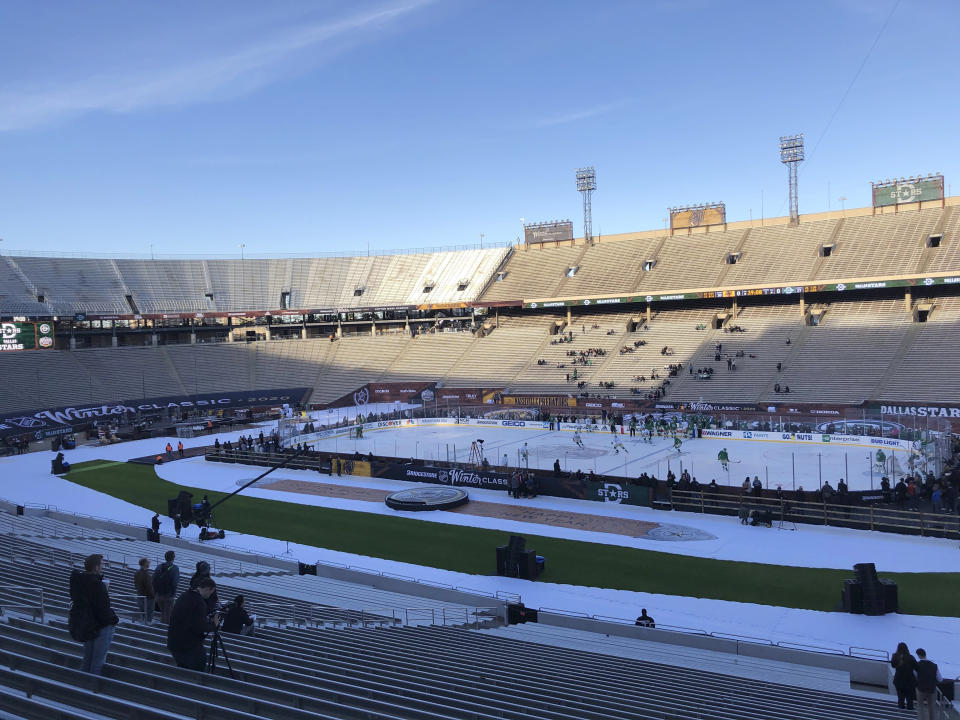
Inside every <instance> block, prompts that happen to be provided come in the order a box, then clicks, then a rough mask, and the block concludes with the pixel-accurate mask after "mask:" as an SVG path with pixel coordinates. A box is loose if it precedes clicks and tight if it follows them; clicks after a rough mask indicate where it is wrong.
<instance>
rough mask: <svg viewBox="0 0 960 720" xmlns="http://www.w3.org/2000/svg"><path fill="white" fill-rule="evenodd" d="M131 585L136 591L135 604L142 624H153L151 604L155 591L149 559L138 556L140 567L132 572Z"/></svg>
mask: <svg viewBox="0 0 960 720" xmlns="http://www.w3.org/2000/svg"><path fill="white" fill-rule="evenodd" d="M133 587H134V589H135V590H136V591H137V604H138V605H139V606H140V617H141V619H142V620H143V624H144V625H153V605H154V603H155V602H156V601H155V600H154V597H155V593H154V590H153V576H152V574H151V572H150V560H148V559H147V558H140V569H139V570H137V571H136V572H135V573H134V574H133Z"/></svg>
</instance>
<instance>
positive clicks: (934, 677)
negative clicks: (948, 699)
mask: <svg viewBox="0 0 960 720" xmlns="http://www.w3.org/2000/svg"><path fill="white" fill-rule="evenodd" d="M941 682H943V677H942V676H941V675H940V668H938V667H937V664H936V663H934V662H931V661H929V660H927V651H926V650H924V649H923V648H917V718H918V720H938V719H939V717H940V712H939V708H938V707H937V685H938V684H939V683H941Z"/></svg>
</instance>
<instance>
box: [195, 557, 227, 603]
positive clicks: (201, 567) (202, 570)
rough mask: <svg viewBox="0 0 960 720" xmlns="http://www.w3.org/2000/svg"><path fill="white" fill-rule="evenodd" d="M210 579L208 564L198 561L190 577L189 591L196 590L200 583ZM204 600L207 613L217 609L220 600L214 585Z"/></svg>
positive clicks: (204, 561)
mask: <svg viewBox="0 0 960 720" xmlns="http://www.w3.org/2000/svg"><path fill="white" fill-rule="evenodd" d="M209 577H210V563H208V562H207V561H206V560H200V561H199V562H197V571H196V572H195V573H194V574H193V575H192V576H191V577H190V589H191V590H196V589H197V588H198V587H200V583H201V582H203V580H204V579H205V578H209ZM204 599H205V600H206V601H207V611H208V612H213V611H214V610H216V609H217V605H219V604H220V598H219V597H217V588H216V585H214V588H213V592H212V593H210V594H208V595H205V596H204Z"/></svg>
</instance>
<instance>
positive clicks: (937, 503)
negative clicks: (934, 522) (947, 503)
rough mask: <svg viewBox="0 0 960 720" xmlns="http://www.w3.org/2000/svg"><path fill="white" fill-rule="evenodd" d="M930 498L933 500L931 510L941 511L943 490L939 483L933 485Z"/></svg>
mask: <svg viewBox="0 0 960 720" xmlns="http://www.w3.org/2000/svg"><path fill="white" fill-rule="evenodd" d="M930 500H931V502H933V511H934V512H935V513H939V512H943V491H942V490H941V489H940V483H937V484H936V485H934V486H933V492H932V493H931V494H930Z"/></svg>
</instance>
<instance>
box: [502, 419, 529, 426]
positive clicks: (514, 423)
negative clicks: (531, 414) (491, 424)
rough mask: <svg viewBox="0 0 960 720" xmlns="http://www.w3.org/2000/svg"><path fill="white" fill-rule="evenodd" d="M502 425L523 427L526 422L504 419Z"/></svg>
mask: <svg viewBox="0 0 960 720" xmlns="http://www.w3.org/2000/svg"><path fill="white" fill-rule="evenodd" d="M500 424H501V425H508V426H510V427H523V426H524V425H526V423H525V422H524V421H523V420H504V421H503V422H502V423H500Z"/></svg>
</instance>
